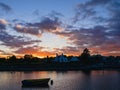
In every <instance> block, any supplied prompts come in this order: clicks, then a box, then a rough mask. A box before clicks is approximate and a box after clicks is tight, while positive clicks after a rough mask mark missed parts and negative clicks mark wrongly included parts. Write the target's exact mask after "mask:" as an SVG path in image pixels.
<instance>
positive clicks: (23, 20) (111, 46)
mask: <svg viewBox="0 0 120 90" xmlns="http://www.w3.org/2000/svg"><path fill="white" fill-rule="evenodd" d="M119 39H120V1H119V0H52V1H50V0H19V1H15V0H1V1H0V57H7V56H11V55H16V56H18V57H19V56H23V55H25V54H32V55H33V56H37V57H46V56H55V55H56V53H59V54H62V53H64V54H65V55H68V56H69V55H75V56H79V55H80V54H81V53H82V51H83V50H84V48H88V49H89V50H90V51H91V54H92V55H93V54H101V55H104V56H109V55H111V56H120V42H119Z"/></svg>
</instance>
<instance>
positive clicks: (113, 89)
mask: <svg viewBox="0 0 120 90" xmlns="http://www.w3.org/2000/svg"><path fill="white" fill-rule="evenodd" d="M48 77H49V78H51V79H52V80H53V85H50V86H49V87H46V88H40V87H32V88H30V87H27V88H24V87H22V84H21V81H22V80H24V79H39V78H48ZM0 90H120V71H115V70H104V71H103V70H96V71H95V70H93V71H64V72H63V71H58V72H57V71H30V72H28V71H27V72H26V71H25V72H24V71H23V72H22V71H1V72H0Z"/></svg>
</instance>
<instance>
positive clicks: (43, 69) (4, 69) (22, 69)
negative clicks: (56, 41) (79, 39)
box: [0, 67, 120, 71]
mask: <svg viewBox="0 0 120 90" xmlns="http://www.w3.org/2000/svg"><path fill="white" fill-rule="evenodd" d="M81 70H83V71H92V70H120V68H113V67H105V68H101V67H97V68H95V67H89V68H87V67H80V68H49V69H48V68H0V71H81Z"/></svg>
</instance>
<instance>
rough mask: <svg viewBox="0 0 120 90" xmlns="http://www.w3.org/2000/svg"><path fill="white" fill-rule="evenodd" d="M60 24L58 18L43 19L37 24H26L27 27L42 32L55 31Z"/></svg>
mask: <svg viewBox="0 0 120 90" xmlns="http://www.w3.org/2000/svg"><path fill="white" fill-rule="evenodd" d="M60 24H61V22H60V21H59V18H57V17H54V18H49V17H44V18H43V19H42V20H41V22H38V23H28V26H32V27H37V28H39V29H40V30H42V31H49V30H56V28H57V27H58V26H60Z"/></svg>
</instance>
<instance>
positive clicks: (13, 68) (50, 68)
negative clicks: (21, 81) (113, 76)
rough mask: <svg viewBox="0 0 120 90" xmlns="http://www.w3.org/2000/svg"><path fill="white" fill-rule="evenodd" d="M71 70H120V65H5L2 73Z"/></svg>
mask: <svg viewBox="0 0 120 90" xmlns="http://www.w3.org/2000/svg"><path fill="white" fill-rule="evenodd" d="M69 70H72V71H74V70H120V65H117V64H115V65H107V64H105V65H104V64H92V65H83V64H80V63H78V62H75V63H49V64H21V65H19V64H9V65H8V64H5V65H1V66H0V71H69Z"/></svg>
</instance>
